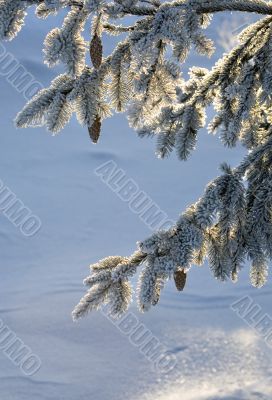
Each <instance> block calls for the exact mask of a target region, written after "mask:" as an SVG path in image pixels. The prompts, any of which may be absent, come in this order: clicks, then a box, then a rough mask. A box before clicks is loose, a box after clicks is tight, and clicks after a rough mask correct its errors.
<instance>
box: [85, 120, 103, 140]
mask: <svg viewBox="0 0 272 400" xmlns="http://www.w3.org/2000/svg"><path fill="white" fill-rule="evenodd" d="M88 131H89V135H90V138H91V140H92V142H93V143H97V142H98V139H99V136H100V132H101V118H100V117H99V116H98V115H97V116H96V117H95V120H94V122H93V124H92V126H89V127H88Z"/></svg>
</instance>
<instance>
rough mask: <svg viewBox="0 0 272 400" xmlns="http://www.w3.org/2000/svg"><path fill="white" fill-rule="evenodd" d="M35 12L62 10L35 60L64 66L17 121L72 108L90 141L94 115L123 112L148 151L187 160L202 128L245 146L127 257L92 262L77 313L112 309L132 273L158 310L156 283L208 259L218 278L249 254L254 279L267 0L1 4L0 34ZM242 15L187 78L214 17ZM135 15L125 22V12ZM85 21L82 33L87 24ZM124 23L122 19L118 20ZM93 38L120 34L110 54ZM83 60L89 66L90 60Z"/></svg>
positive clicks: (268, 72) (263, 233)
mask: <svg viewBox="0 0 272 400" xmlns="http://www.w3.org/2000/svg"><path fill="white" fill-rule="evenodd" d="M32 6H34V7H36V15H37V17H38V18H47V17H48V16H49V15H55V14H57V13H58V12H59V11H61V10H62V11H63V10H66V12H67V15H66V17H65V18H64V21H63V24H62V26H61V27H57V28H55V29H53V30H52V31H51V32H49V33H48V35H47V37H46V39H45V42H44V60H45V63H46V64H47V65H48V66H49V67H53V66H55V65H56V64H59V63H61V64H63V65H64V66H65V71H66V72H65V73H64V74H62V75H60V76H58V77H56V78H55V79H54V80H53V82H52V83H51V85H50V86H49V87H48V88H46V89H43V90H41V91H40V92H38V93H37V94H36V95H35V96H34V97H33V98H32V99H31V100H30V101H29V102H28V103H27V104H26V106H25V107H24V108H23V110H22V111H21V112H19V114H18V115H17V117H16V125H17V126H18V127H29V126H34V127H35V126H45V127H47V129H48V130H49V131H51V132H53V133H54V134H55V133H57V132H59V131H61V130H62V129H63V128H64V126H65V125H66V124H67V123H68V122H69V120H70V117H71V116H72V114H73V113H75V114H76V116H77V119H78V121H79V123H80V124H81V125H83V126H86V128H87V130H88V133H89V135H90V137H91V139H92V141H93V142H94V143H96V142H97V141H98V139H99V137H100V134H101V128H102V121H103V119H104V118H107V117H109V116H110V115H111V114H112V113H113V112H126V113H127V116H128V120H129V123H130V125H131V126H132V127H134V128H135V130H136V131H137V132H138V134H139V136H140V137H144V136H153V137H155V138H156V139H157V147H156V153H157V155H158V156H159V157H161V158H164V157H167V156H168V155H169V154H170V153H171V152H172V151H175V152H176V153H177V155H178V157H179V158H180V159H181V160H186V159H187V158H188V157H189V156H190V154H191V152H192V151H193V150H194V149H195V147H196V144H197V139H198V132H199V130H200V128H203V127H204V126H205V124H206V120H207V115H206V110H207V107H210V106H213V108H214V111H215V115H214V117H213V119H212V121H208V122H209V123H208V129H209V130H210V131H211V132H213V133H218V134H219V135H220V138H221V140H222V142H223V144H224V145H225V146H228V147H234V146H236V145H237V144H241V145H243V146H244V147H245V148H246V149H247V151H248V155H247V157H246V158H245V160H244V161H243V162H241V164H240V165H239V166H238V167H237V168H234V169H231V168H230V167H228V166H227V165H225V164H224V165H223V167H222V171H223V172H222V175H221V176H220V177H218V178H217V179H215V180H214V181H213V182H211V183H210V184H209V185H208V186H207V188H206V190H205V193H204V195H203V197H202V198H201V199H200V200H199V201H198V202H197V203H195V204H194V205H192V206H191V207H189V208H188V209H187V210H186V211H185V212H184V213H183V214H182V216H181V217H180V219H179V220H178V221H177V223H176V225H175V226H173V227H172V228H171V229H169V230H168V231H165V232H157V233H155V234H154V235H152V236H151V237H150V238H149V239H147V240H145V241H143V242H141V243H139V244H138V250H137V251H136V253H135V254H133V255H132V256H131V257H128V258H126V257H119V256H118V257H109V258H106V259H104V260H102V261H100V262H99V263H97V264H95V265H94V266H92V268H91V275H90V277H88V278H87V279H86V280H85V283H86V284H87V285H88V286H89V287H90V289H89V291H88V292H87V294H86V296H85V297H84V298H83V299H82V300H81V302H80V303H79V305H78V306H77V307H76V309H75V311H74V317H75V318H78V317H80V316H81V315H83V314H85V313H86V312H87V311H90V310H92V309H95V308H99V307H100V306H101V305H102V304H104V303H106V302H109V303H110V304H111V312H112V314H113V315H120V314H121V313H122V312H124V311H125V310H126V309H127V307H128V305H129V302H130V299H131V287H130V283H129V279H130V277H131V276H132V275H134V274H135V273H136V271H137V270H138V269H139V268H140V266H141V267H142V269H141V273H140V278H139V287H138V302H139V307H140V309H141V310H147V309H148V308H149V307H150V306H151V305H155V304H156V303H157V302H158V300H159V297H160V293H161V290H162V288H163V285H164V283H165V281H166V280H167V279H169V278H171V277H173V278H174V280H175V282H176V286H177V288H178V290H182V289H183V287H184V285H185V283H186V277H187V273H188V271H189V269H190V268H191V265H194V264H201V263H203V262H204V260H205V259H208V262H209V265H210V267H211V270H212V272H213V274H214V276H215V278H217V279H220V280H226V279H229V278H230V279H232V280H234V281H235V280H236V279H237V277H238V274H239V271H240V269H241V267H242V265H243V263H244V262H245V260H247V259H249V260H250V263H251V272H250V276H251V281H252V284H253V285H254V286H256V287H260V286H262V285H263V284H264V283H265V281H266V278H267V271H268V264H269V262H270V260H271V257H272V237H271V234H272V230H271V226H272V220H271V201H272V190H271V165H272V164H271V159H272V156H271V154H272V153H271V143H272V139H271V132H272V127H271V108H272V97H271V93H272V3H271V2H270V1H265V0H177V1H169V2H168V1H159V0H149V1H146V0H143V1H141V0H122V1H121V0H114V1H112V2H110V1H107V0H7V1H6V0H0V39H1V40H11V39H13V38H14V37H15V36H16V35H17V34H18V33H19V31H20V30H21V28H22V27H23V24H24V18H25V15H26V13H27V9H28V7H32ZM221 11H243V12H247V13H256V14H259V16H260V19H259V20H258V21H257V22H255V23H253V24H249V26H248V27H247V28H246V29H244V30H243V32H242V33H241V34H240V35H239V38H238V42H237V44H236V45H235V47H234V48H233V49H232V50H231V51H229V52H228V53H227V54H225V55H224V56H223V57H222V58H221V59H220V60H218V62H217V63H216V64H215V65H214V67H213V68H212V69H211V70H207V69H205V68H199V67H196V66H193V67H192V68H191V69H190V71H189V79H188V80H184V79H183V77H182V73H181V72H182V71H181V70H182V63H183V62H184V61H185V60H186V58H187V56H188V54H189V52H190V50H191V49H192V48H194V49H195V50H196V51H197V52H199V53H200V54H202V55H206V56H208V57H209V56H210V55H211V54H212V53H213V51H214V44H213V41H212V40H211V39H210V38H208V37H207V36H206V35H205V29H206V28H207V26H208V25H209V24H210V23H211V20H212V14H213V13H216V12H221ZM130 16H133V18H132V21H133V23H132V24H124V18H125V17H130ZM89 21H91V26H92V29H91V33H90V35H89V37H87V39H86V36H87V35H85V36H84V32H85V33H86V34H88V33H89V27H88V23H89ZM125 22H127V20H125ZM102 33H104V34H109V35H115V36H118V35H121V34H122V40H120V41H119V42H118V44H117V45H116V47H115V48H114V50H113V52H112V53H111V54H106V55H105V54H103V43H102ZM89 56H90V62H88V59H89Z"/></svg>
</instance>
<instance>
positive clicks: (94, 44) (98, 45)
mask: <svg viewBox="0 0 272 400" xmlns="http://www.w3.org/2000/svg"><path fill="white" fill-rule="evenodd" d="M102 51H103V47H102V41H101V38H100V37H99V36H98V35H97V34H95V35H94V36H93V38H92V40H91V43H90V56H91V60H92V63H93V66H94V68H99V67H100V65H101V63H102Z"/></svg>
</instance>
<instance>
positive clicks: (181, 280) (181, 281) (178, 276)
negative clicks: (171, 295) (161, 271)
mask: <svg viewBox="0 0 272 400" xmlns="http://www.w3.org/2000/svg"><path fill="white" fill-rule="evenodd" d="M186 278H187V274H186V273H185V272H184V269H183V268H177V270H176V271H175V272H174V281H175V284H176V288H177V290H178V291H179V292H181V291H182V290H183V289H184V287H185V284H186Z"/></svg>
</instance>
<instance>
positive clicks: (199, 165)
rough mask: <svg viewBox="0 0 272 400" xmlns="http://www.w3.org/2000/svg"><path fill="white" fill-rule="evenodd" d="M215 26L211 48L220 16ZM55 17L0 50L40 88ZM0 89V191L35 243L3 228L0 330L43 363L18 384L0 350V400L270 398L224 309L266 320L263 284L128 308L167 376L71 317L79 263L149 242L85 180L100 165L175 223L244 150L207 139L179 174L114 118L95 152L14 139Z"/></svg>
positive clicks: (56, 140)
mask: <svg viewBox="0 0 272 400" xmlns="http://www.w3.org/2000/svg"><path fill="white" fill-rule="evenodd" d="M216 18H217V19H216V21H217V23H216V22H215V21H214V22H213V28H212V29H213V32H212V34H213V36H214V37H216V36H217V32H216V29H217V28H218V26H222V25H221V22H222V19H223V15H221V16H217V17H216ZM58 19H60V17H58V18H50V19H49V20H48V21H46V22H42V23H41V22H40V21H37V20H36V19H35V18H34V16H33V15H30V16H29V17H28V24H27V26H26V27H25V28H24V29H23V32H22V33H21V34H20V35H19V36H18V38H17V39H16V40H15V41H13V42H11V43H9V44H8V45H5V46H6V47H7V49H8V51H10V52H11V53H12V54H14V55H16V57H17V58H18V59H19V60H20V62H21V63H22V64H23V65H24V66H25V67H26V68H27V69H28V70H29V71H30V72H31V73H32V74H33V75H34V76H35V77H37V79H38V80H40V81H41V82H42V83H43V84H44V85H48V83H49V82H50V80H51V78H52V77H53V76H55V75H56V70H54V71H49V70H48V69H47V68H46V67H45V66H44V65H42V63H41V48H42V41H43V39H44V37H45V34H46V33H47V32H48V30H49V28H51V27H55V26H56V25H57V23H56V22H57V20H58ZM107 46H108V48H109V47H111V43H110V42H108V43H106V47H107ZM221 51H222V49H221ZM216 56H219V52H217V54H216ZM216 56H215V57H213V59H212V60H209V61H207V60H206V58H204V57H203V58H199V57H196V56H192V57H191V62H192V63H196V64H197V65H201V66H204V67H206V66H210V65H211V64H212V63H213V62H214V60H215V58H216ZM0 85H1V100H0V101H1V107H0V117H1V127H2V129H1V146H0V152H1V156H0V165H1V168H0V171H1V174H0V179H1V180H2V181H3V183H4V184H5V185H6V186H8V187H9V188H10V189H11V190H12V191H13V192H14V193H15V194H16V196H17V197H18V198H20V199H21V200H22V201H23V202H24V204H25V205H26V206H27V207H29V208H30V209H31V210H32V211H33V213H34V214H36V215H37V216H39V218H40V219H41V221H42V228H41V230H40V231H39V232H38V233H37V234H36V235H35V236H33V237H24V236H23V235H22V234H21V232H20V230H19V229H18V228H16V227H14V226H13V225H12V224H11V223H10V222H9V221H8V219H7V218H6V217H5V216H4V215H2V216H1V224H0V243H1V251H2V256H1V260H2V262H1V266H0V268H1V280H0V292H1V303H0V311H1V314H0V318H1V320H2V321H3V322H4V323H5V324H7V325H8V326H9V328H10V329H11V330H13V331H14V332H15V333H16V335H17V336H18V337H19V338H20V339H21V340H23V342H24V343H25V344H26V345H28V346H29V347H30V348H31V350H32V351H33V353H35V354H36V355H38V356H39V357H40V359H41V362H42V365H41V368H40V370H39V371H38V372H37V373H36V374H35V375H33V376H31V377H27V376H25V375H24V374H23V373H22V371H21V370H20V368H18V367H17V366H16V365H14V364H13V363H12V362H11V360H9V359H8V358H7V357H6V355H5V354H4V353H3V351H2V350H1V349H0V379H1V395H0V398H1V400H2V399H3V400H34V399H35V400H36V399H41V400H64V399H65V400H81V399H82V400H85V399H94V400H106V399H111V400H117V399H118V400H119V399H128V400H138V399H147V400H149V399H152V400H153V399H156V400H175V399H182V400H242V399H246V400H253V399H254V400H257V399H258V400H261V399H262V400H263V399H271V398H272V389H271V388H272V385H271V354H272V353H271V350H270V349H269V347H268V346H267V345H266V343H265V342H264V340H263V339H262V338H261V336H260V335H258V333H257V332H256V331H255V330H254V329H253V328H252V327H250V326H248V325H247V324H246V322H244V321H243V320H242V319H240V318H239V317H238V316H237V314H236V313H235V312H233V311H232V310H231V309H230V305H231V304H232V303H233V302H234V301H235V300H237V299H239V298H241V297H243V296H246V295H249V296H251V298H252V299H253V301H254V303H255V304H257V305H259V306H260V307H261V313H262V315H265V314H266V313H268V314H269V313H270V312H271V311H270V310H271V307H270V302H271V300H270V297H271V284H270V283H268V284H267V285H266V286H265V287H264V288H263V289H261V290H256V289H254V288H252V287H251V286H250V284H249V282H248V277H247V273H246V271H245V273H244V274H242V276H241V278H240V281H239V283H238V284H236V285H233V284H232V283H227V284H222V283H219V282H216V281H214V279H213V277H212V276H211V275H210V274H209V273H208V272H207V266H205V267H204V268H193V269H192V270H191V271H190V274H189V277H188V283H187V286H186V290H185V292H184V293H182V294H180V293H177V292H176V291H175V289H174V285H173V284H172V283H169V284H168V285H167V286H166V288H165V289H164V292H163V296H162V299H161V302H160V304H158V305H157V307H155V308H154V309H153V310H152V311H150V312H149V313H148V314H147V315H142V314H139V313H138V311H137V310H136V308H132V312H133V313H134V315H135V316H136V317H137V318H138V320H139V323H140V322H141V323H143V324H144V325H145V327H146V328H148V329H149V330H150V331H151V333H152V335H153V336H154V337H156V338H158V340H159V341H160V342H161V343H162V344H163V345H164V346H165V348H166V349H167V350H168V353H169V354H172V355H174V356H175V357H176V360H177V365H176V367H175V368H174V370H173V371H170V372H169V373H167V374H162V373H160V371H158V370H157V369H156V368H155V366H154V364H153V363H152V362H150V361H149V360H147V358H146V357H145V356H144V355H143V354H142V353H141V352H140V350H139V346H135V345H133V344H131V341H130V340H129V337H128V336H126V335H124V334H123V333H121V332H120V329H118V327H117V326H116V323H112V322H111V321H109V320H108V319H107V318H106V317H105V316H104V315H102V313H93V314H92V315H90V316H89V317H88V318H86V319H84V320H81V321H80V322H78V323H76V324H74V323H73V322H72V320H71V316H70V313H71V310H72V308H73V307H74V305H75V304H76V303H77V302H78V300H79V299H80V297H81V296H82V294H83V293H84V287H83V285H82V279H83V277H84V276H86V273H87V272H88V265H89V264H90V263H93V262H95V261H96V260H98V259H100V258H102V257H104V256H106V255H108V254H120V255H128V254H131V253H132V251H133V250H134V248H135V246H134V243H135V242H136V241H137V240H139V239H142V238H144V237H145V236H148V235H149V234H150V230H149V228H148V227H147V226H146V225H145V224H144V223H143V222H142V221H141V220H140V218H139V217H138V216H137V215H136V214H133V213H132V212H131V211H130V210H129V207H128V205H127V204H126V203H124V202H122V201H121V200H120V199H119V198H118V196H116V194H115V193H113V192H111V191H110V189H109V188H108V187H107V186H106V185H105V184H103V182H101V180H100V179H99V178H98V177H97V176H96V175H95V173H94V170H95V169H96V168H97V167H98V166H100V165H101V164H102V163H104V162H106V161H109V160H113V161H114V162H115V163H116V164H117V166H118V167H119V168H122V169H123V170H124V171H125V173H126V177H127V178H132V179H134V180H135V181H136V182H137V184H138V185H139V187H140V188H141V189H142V190H144V191H145V192H146V193H147V194H148V195H149V196H150V197H151V198H152V200H153V201H154V202H156V203H157V204H158V205H159V206H160V207H161V209H162V210H164V211H165V212H166V213H167V214H168V216H169V218H172V219H173V220H175V219H176V217H177V215H178V214H179V213H180V212H181V211H182V210H184V208H185V207H186V205H189V204H191V203H192V202H194V201H195V200H196V199H197V198H198V197H199V196H200V195H201V193H202V192H203V189H204V186H205V185H206V183H207V182H208V181H209V180H211V179H212V178H214V177H215V176H216V175H217V173H218V165H219V163H220V162H222V161H228V162H229V163H230V164H231V165H232V166H234V165H236V164H237V163H238V161H239V160H240V159H241V152H242V150H241V149H235V150H226V149H224V148H223V147H222V145H221V143H220V142H219V140H218V139H217V138H215V137H212V136H209V135H208V134H207V132H206V131H205V130H203V132H202V136H201V138H200V141H199V143H198V149H197V151H196V152H195V153H194V154H193V155H192V157H191V158H190V160H189V161H188V162H186V163H182V162H180V161H178V160H177V159H176V158H175V157H172V158H170V159H169V160H164V161H160V160H157V159H156V158H155V156H154V155H153V143H152V140H140V139H139V138H137V137H136V135H135V134H134V133H133V131H132V130H130V129H129V128H128V125H127V122H126V120H125V118H124V117H123V116H115V117H114V118H112V119H110V120H107V121H106V122H105V124H104V127H103V130H104V135H103V137H102V140H101V142H100V143H99V145H98V146H96V147H94V146H92V145H91V143H90V140H89V137H88V133H87V132H85V131H84V129H82V128H80V127H79V126H78V125H77V123H76V122H75V121H72V124H70V125H69V127H68V128H66V129H65V131H64V132H62V134H60V135H59V136H55V137H51V136H50V135H48V134H47V133H46V132H45V131H44V130H43V129H35V130H27V131H18V130H16V129H15V128H14V127H13V123H12V119H13V117H14V116H15V114H16V112H17V111H18V110H20V109H21V108H22V106H23V104H24V103H25V99H24V98H23V96H22V95H21V94H18V93H17V91H16V90H15V89H14V88H13V87H12V86H11V85H10V84H9V83H8V82H7V81H6V79H5V78H4V77H1V80H0Z"/></svg>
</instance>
